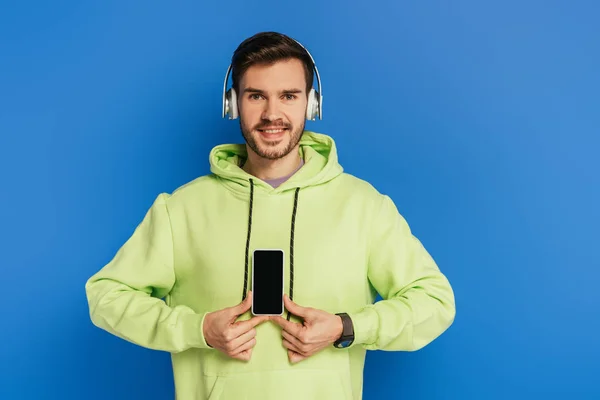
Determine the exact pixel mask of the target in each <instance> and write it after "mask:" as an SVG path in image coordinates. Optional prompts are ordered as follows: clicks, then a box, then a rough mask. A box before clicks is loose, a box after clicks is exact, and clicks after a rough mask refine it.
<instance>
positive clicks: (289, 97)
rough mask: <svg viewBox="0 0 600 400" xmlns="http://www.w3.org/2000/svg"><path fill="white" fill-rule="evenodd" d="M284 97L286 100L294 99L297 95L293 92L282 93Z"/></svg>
mask: <svg viewBox="0 0 600 400" xmlns="http://www.w3.org/2000/svg"><path fill="white" fill-rule="evenodd" d="M284 97H285V99H286V100H295V99H296V98H297V97H298V96H296V95H295V94H290V93H288V94H286V95H284Z"/></svg>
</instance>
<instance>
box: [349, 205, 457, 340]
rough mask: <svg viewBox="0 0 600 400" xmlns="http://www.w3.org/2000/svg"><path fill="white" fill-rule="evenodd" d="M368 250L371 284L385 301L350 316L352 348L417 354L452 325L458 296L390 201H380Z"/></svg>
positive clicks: (368, 306)
mask: <svg viewBox="0 0 600 400" xmlns="http://www.w3.org/2000/svg"><path fill="white" fill-rule="evenodd" d="M371 234H372V237H371V239H370V249H369V266H368V277H369V281H370V282H371V284H372V285H373V287H374V288H375V290H377V292H378V293H379V294H380V295H381V297H382V298H383V300H381V301H378V302H376V303H375V304H370V305H367V306H365V307H363V308H362V309H361V310H357V311H355V312H353V313H348V314H349V315H350V317H351V319H352V321H353V324H354V334H355V340H354V343H353V344H352V346H356V345H362V346H363V347H365V348H366V349H368V350H404V351H415V350H419V349H420V348H422V347H424V346H426V345H427V344H429V343H430V342H432V341H433V340H434V339H435V338H437V337H438V336H439V335H441V334H442V333H443V332H444V331H445V330H446V329H447V328H448V327H449V326H450V325H451V324H452V323H453V321H454V316H455V303H454V293H453V291H452V288H451V286H450V283H449V282H448V280H447V279H446V277H445V276H444V275H443V274H442V273H441V272H440V270H439V268H438V267H437V265H436V264H435V262H434V260H433V259H432V257H431V256H430V255H429V253H428V252H427V251H426V250H425V248H424V247H423V246H422V244H421V242H420V241H419V240H418V239H417V238H415V237H414V236H413V235H412V233H411V230H410V228H409V226H408V224H407V222H406V221H405V219H404V218H403V217H402V216H401V215H400V214H399V213H398V210H397V208H396V206H395V205H394V203H393V202H392V200H391V199H390V198H389V197H388V196H382V199H381V204H380V208H379V212H378V214H377V215H376V216H375V218H374V221H373V228H372V233H371Z"/></svg>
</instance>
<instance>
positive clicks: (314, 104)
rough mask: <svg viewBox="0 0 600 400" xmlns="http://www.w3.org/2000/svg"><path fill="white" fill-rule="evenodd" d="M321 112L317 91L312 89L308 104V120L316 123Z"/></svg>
mask: <svg viewBox="0 0 600 400" xmlns="http://www.w3.org/2000/svg"><path fill="white" fill-rule="evenodd" d="M318 110H319V99H318V96H317V92H316V91H315V89H310V92H309V93H308V103H307V104H306V119H307V120H309V121H314V119H315V118H316V117H317V114H318Z"/></svg>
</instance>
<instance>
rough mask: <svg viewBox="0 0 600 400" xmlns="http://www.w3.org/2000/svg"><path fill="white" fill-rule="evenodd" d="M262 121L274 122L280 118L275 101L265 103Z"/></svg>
mask: <svg viewBox="0 0 600 400" xmlns="http://www.w3.org/2000/svg"><path fill="white" fill-rule="evenodd" d="M261 117H262V119H264V120H268V121H275V120H278V119H280V118H281V112H280V110H279V105H278V104H277V102H276V101H273V100H268V101H266V102H265V108H264V110H263V113H262V115H261Z"/></svg>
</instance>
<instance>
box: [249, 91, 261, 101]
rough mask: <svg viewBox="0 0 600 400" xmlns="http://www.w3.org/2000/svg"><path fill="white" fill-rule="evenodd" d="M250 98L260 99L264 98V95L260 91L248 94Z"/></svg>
mask: <svg viewBox="0 0 600 400" xmlns="http://www.w3.org/2000/svg"><path fill="white" fill-rule="evenodd" d="M248 98H249V99H250V100H260V99H261V98H262V95H260V94H258V93H252V94H250V95H249V96H248Z"/></svg>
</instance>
